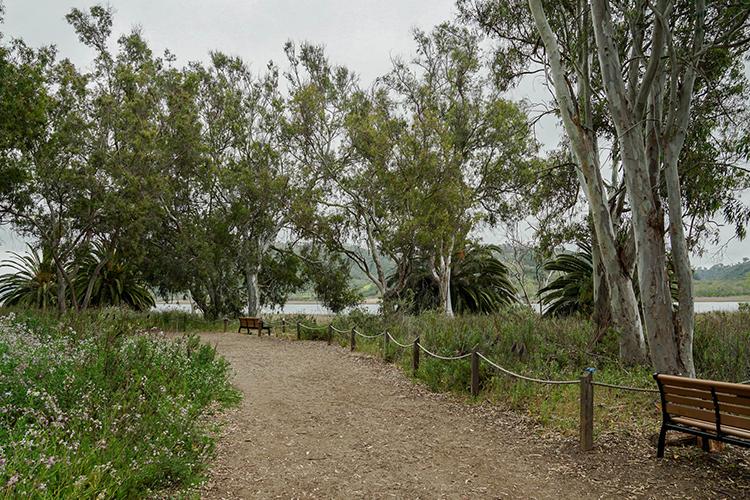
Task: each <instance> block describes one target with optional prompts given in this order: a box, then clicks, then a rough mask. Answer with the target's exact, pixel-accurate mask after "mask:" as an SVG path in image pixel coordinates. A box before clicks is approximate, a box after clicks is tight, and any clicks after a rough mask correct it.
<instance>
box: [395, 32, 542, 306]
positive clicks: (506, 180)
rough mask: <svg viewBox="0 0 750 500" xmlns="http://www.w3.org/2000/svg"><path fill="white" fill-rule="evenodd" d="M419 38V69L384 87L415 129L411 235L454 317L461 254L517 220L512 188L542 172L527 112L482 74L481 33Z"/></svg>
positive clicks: (415, 65)
mask: <svg viewBox="0 0 750 500" xmlns="http://www.w3.org/2000/svg"><path fill="white" fill-rule="evenodd" d="M414 38H415V41H416V43H417V55H416V57H415V58H414V59H413V61H412V62H411V64H407V63H405V62H403V61H396V63H395V65H394V69H393V71H392V72H391V73H389V74H388V75H387V76H386V77H385V78H384V80H383V81H384V83H385V85H386V86H387V87H388V88H389V89H390V90H391V91H392V92H393V93H394V94H395V95H396V96H397V98H398V99H399V102H400V104H401V106H403V111H404V113H405V114H406V117H407V121H408V134H407V139H406V144H405V146H404V147H403V154H404V156H405V159H404V160H403V162H402V163H403V167H402V169H401V170H402V172H401V175H403V176H404V177H405V178H408V179H411V182H410V185H409V187H408V192H407V196H408V197H409V198H410V199H411V200H412V203H413V205H412V207H413V214H412V222H411V224H412V225H411V227H412V229H413V231H414V232H415V234H416V235H417V243H418V247H419V248H420V250H421V252H423V253H424V254H425V255H426V256H427V259H428V261H429V263H430V265H429V269H430V273H431V275H432V277H433V279H434V280H435V282H436V284H437V286H438V290H439V297H440V304H441V308H442V310H443V311H444V312H445V313H446V314H447V315H449V316H451V315H452V314H453V305H452V303H451V293H450V289H451V285H450V280H451V274H452V267H453V255H454V254H455V253H456V252H458V251H460V250H461V249H463V247H464V246H465V245H466V244H467V243H468V237H469V235H470V233H471V232H472V231H473V230H474V229H475V228H476V227H478V225H479V223H480V222H482V221H495V220H497V219H498V218H503V217H510V216H512V212H513V210H512V204H511V203H510V201H511V199H512V198H511V196H510V195H511V194H512V192H513V189H512V186H513V185H515V184H516V183H518V182H520V181H521V180H522V179H523V178H524V177H526V176H527V175H528V173H529V172H530V171H532V170H533V168H534V165H535V164H536V163H537V161H538V160H537V159H536V156H535V155H536V150H537V145H536V142H535V141H534V139H533V138H532V136H531V127H530V124H529V122H528V120H527V117H526V114H525V113H524V111H523V110H522V109H521V108H520V107H519V106H518V105H516V104H514V103H512V102H510V101H508V100H506V99H503V98H502V97H501V96H500V87H499V86H497V85H492V84H491V82H490V81H489V79H488V77H487V76H485V75H484V74H483V73H482V71H481V60H480V56H481V52H480V46H479V36H478V35H477V34H476V33H474V32H472V31H471V30H469V29H467V28H464V27H460V26H454V25H450V24H442V25H440V26H437V27H436V28H435V29H434V30H433V31H432V32H431V33H429V34H428V33H424V32H421V31H416V32H415V37H414Z"/></svg>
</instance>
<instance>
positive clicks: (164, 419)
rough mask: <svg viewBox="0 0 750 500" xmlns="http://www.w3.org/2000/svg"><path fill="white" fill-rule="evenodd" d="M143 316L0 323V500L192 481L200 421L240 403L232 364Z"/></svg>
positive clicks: (203, 434)
mask: <svg viewBox="0 0 750 500" xmlns="http://www.w3.org/2000/svg"><path fill="white" fill-rule="evenodd" d="M141 320H142V318H140V317H139V316H137V315H134V314H133V313H128V312H126V311H122V310H117V309H107V310H101V311H97V312H91V313H87V314H84V315H75V316H66V317H63V318H61V319H54V318H53V317H51V316H43V315H35V314H31V313H26V314H25V315H15V314H10V315H7V316H4V317H2V318H0V497H5V498H19V497H24V498H25V497H39V498H61V497H65V498H94V497H96V498H100V497H101V498H115V497H116V498H120V497H141V496H143V495H144V494H147V493H148V492H149V491H154V490H158V489H160V488H164V487H168V486H172V485H175V484H182V485H184V484H190V483H193V482H195V481H197V480H198V479H199V478H200V477H201V473H202V471H203V469H204V466H205V463H206V460H207V458H208V457H209V456H210V454H211V451H212V448H213V443H214V441H213V438H212V426H213V425H214V424H211V422H210V420H209V419H208V418H207V417H208V416H209V415H210V414H211V413H213V412H215V411H216V410H218V409H220V408H222V407H225V406H227V405H230V404H233V403H235V402H236V401H238V399H239V394H238V392H237V391H236V390H235V389H233V388H232V387H231V385H230V383H229V374H230V370H229V365H228V363H227V362H226V361H224V360H223V359H222V358H220V357H219V356H217V354H216V352H215V351H214V349H213V348H212V347H210V346H207V345H204V344H201V343H200V342H199V340H198V338H197V337H194V336H186V337H182V338H179V339H174V340H170V339H167V338H165V337H164V336H163V334H160V333H137V331H138V329H139V326H138V325H139V323H140V321H141Z"/></svg>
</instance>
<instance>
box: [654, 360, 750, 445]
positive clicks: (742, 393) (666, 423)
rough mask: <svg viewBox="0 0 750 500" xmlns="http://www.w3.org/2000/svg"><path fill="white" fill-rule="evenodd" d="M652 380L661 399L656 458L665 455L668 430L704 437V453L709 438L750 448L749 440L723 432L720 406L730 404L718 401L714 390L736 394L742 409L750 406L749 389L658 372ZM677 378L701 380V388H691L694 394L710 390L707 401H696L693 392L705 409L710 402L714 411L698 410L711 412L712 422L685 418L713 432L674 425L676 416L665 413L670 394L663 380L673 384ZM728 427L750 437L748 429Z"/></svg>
mask: <svg viewBox="0 0 750 500" xmlns="http://www.w3.org/2000/svg"><path fill="white" fill-rule="evenodd" d="M654 379H655V380H656V384H657V386H658V387H659V395H660V396H661V409H662V424H661V431H660V432H659V443H658V448H657V451H656V456H657V458H662V457H663V456H664V446H665V444H666V436H667V431H669V430H675V431H679V432H684V433H687V434H692V435H694V436H700V437H701V438H703V449H704V450H706V451H708V440H709V439H713V440H715V441H721V442H724V443H729V444H733V445H737V446H744V447H750V438H747V439H746V438H743V437H740V436H733V435H730V434H726V433H724V432H722V424H721V419H722V404H729V406H731V403H725V402H720V401H719V398H718V397H717V389H719V392H720V393H722V394H723V395H736V396H737V397H738V398H740V397H741V398H743V401H742V403H743V405H744V406H745V407H750V396H748V395H747V391H748V389H749V388H748V386H746V385H742V384H732V383H729V382H715V381H712V380H704V379H689V378H687V377H674V376H672V375H664V374H659V373H656V374H654ZM679 379H686V380H695V381H700V383H701V385H702V386H703V387H695V386H694V387H693V388H692V390H696V391H698V390H703V391H709V390H710V393H711V399H710V400H709V399H706V398H700V399H698V396H697V394H699V393H698V392H696V402H697V401H699V400H702V401H704V402H705V403H704V405H705V406H709V403H710V402H712V403H713V405H712V406H713V408H711V409H709V408H705V407H704V410H701V411H707V412H708V411H713V415H714V418H713V419H711V420H709V419H704V418H701V417H697V416H690V417H686V418H688V419H690V420H692V421H695V422H703V423H704V424H705V425H706V426H707V427H709V426H711V427H714V428H715V431H713V430H712V429H700V428H698V427H694V426H691V425H688V424H685V423H681V422H676V421H675V420H674V418H675V417H673V415H672V414H671V413H670V412H669V411H668V406H667V405H668V401H667V393H669V392H670V391H669V389H666V392H665V384H664V382H665V381H666V382H667V383H668V382H669V381H673V382H674V381H677V380H679ZM733 386H736V387H733ZM678 387H679V386H678ZM686 388H687V389H688V390H690V389H691V388H690V387H686ZM733 389H741V390H739V391H737V392H733ZM744 399H747V401H744ZM672 404H673V405H674V404H675V403H672ZM680 406H681V405H680ZM687 408H690V407H689V406H688V407H687ZM691 412H692V410H691ZM695 413H699V412H695ZM738 416H739V415H738ZM676 418H680V417H679V416H678V417H676ZM739 418H744V419H747V420H748V423H750V417H747V416H745V415H741V416H739ZM729 427H732V428H733V429H739V430H741V431H743V432H747V433H748V434H750V426H748V427H747V428H745V427H735V426H729Z"/></svg>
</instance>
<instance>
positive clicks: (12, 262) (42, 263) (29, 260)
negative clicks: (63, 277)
mask: <svg viewBox="0 0 750 500" xmlns="http://www.w3.org/2000/svg"><path fill="white" fill-rule="evenodd" d="M26 246H27V247H28V253H27V254H26V255H19V254H17V253H15V252H11V255H12V257H11V258H10V259H6V260H3V261H2V265H3V266H5V267H8V268H10V272H9V273H7V274H4V275H3V276H0V302H2V304H3V305H4V306H24V307H34V308H37V309H42V310H47V308H48V307H54V306H55V305H56V304H57V273H56V272H55V263H54V261H53V260H52V256H51V255H50V254H49V252H46V251H42V252H41V255H40V253H39V252H38V251H37V250H36V249H34V248H33V247H32V246H31V245H28V244H27V245H26Z"/></svg>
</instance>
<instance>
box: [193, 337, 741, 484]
mask: <svg viewBox="0 0 750 500" xmlns="http://www.w3.org/2000/svg"><path fill="white" fill-rule="evenodd" d="M202 338H203V340H204V341H205V342H209V343H211V344H215V345H216V346H217V347H218V350H219V352H220V353H221V354H223V355H224V356H225V357H226V358H227V359H228V360H229V361H230V362H231V363H232V365H233V368H234V370H235V372H236V374H235V380H234V382H235V384H236V386H237V387H238V388H239V389H240V390H241V391H242V392H243V393H244V396H245V397H244V400H243V402H242V404H241V405H240V407H239V408H237V409H235V410H232V411H231V412H230V413H228V414H226V415H225V416H224V417H223V418H224V419H225V420H226V421H225V426H224V429H223V433H222V436H221V438H220V440H219V443H218V445H217V456H216V459H215V461H214V463H213V464H212V466H211V468H210V474H209V479H208V480H207V481H206V482H205V483H204V485H203V486H202V488H201V490H200V491H199V492H198V493H199V494H200V496H201V497H204V498H228V499H229V498H664V497H669V498H741V497H750V455H748V453H747V452H746V451H744V450H738V449H736V448H730V447H728V448H727V449H726V451H724V452H721V453H712V454H704V453H703V452H702V451H701V450H700V449H698V448H696V447H671V448H668V449H667V457H666V458H665V459H664V460H661V461H658V460H656V459H655V458H654V455H655V449H654V447H653V445H652V443H650V442H649V440H648V438H647V437H646V436H642V435H630V434H628V433H625V432H622V431H618V430H617V429H613V430H600V431H601V432H600V434H599V435H598V436H597V442H596V448H595V450H594V451H592V452H590V453H580V452H579V451H578V450H577V443H576V440H575V439H572V438H563V437H560V436H558V435H556V434H555V433H554V432H550V431H549V430H546V429H543V428H541V427H539V426H537V425H535V424H534V423H533V422H531V421H529V420H528V419H526V418H524V417H523V416H521V415H519V414H517V413H514V412H512V411H506V410H504V409H503V408H501V407H499V406H497V405H492V404H489V403H485V404H468V403H467V402H466V401H463V400H462V399H461V398H459V397H457V396H455V395H450V394H436V393H432V392H429V391H428V390H426V389H425V388H424V387H423V386H421V385H420V384H417V383H414V382H413V381H412V380H410V379H408V378H407V377H406V376H405V375H404V374H403V372H402V371H401V370H400V369H398V368H397V367H394V366H392V365H388V364H384V363H383V362H382V361H380V360H378V359H375V358H372V357H370V356H366V355H363V354H360V353H350V352H349V351H348V350H346V349H343V348H340V347H337V346H327V345H325V343H322V342H294V341H290V340H286V339H277V338H274V337H262V338H258V337H256V336H249V335H244V334H234V333H211V334H203V335H202Z"/></svg>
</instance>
